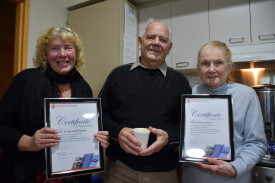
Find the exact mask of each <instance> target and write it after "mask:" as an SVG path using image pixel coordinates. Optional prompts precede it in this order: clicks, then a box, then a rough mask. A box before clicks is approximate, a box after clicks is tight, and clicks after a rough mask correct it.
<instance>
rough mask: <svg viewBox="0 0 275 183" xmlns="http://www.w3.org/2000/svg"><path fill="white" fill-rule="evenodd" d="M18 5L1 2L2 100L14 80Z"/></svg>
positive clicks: (0, 93)
mask: <svg viewBox="0 0 275 183" xmlns="http://www.w3.org/2000/svg"><path fill="white" fill-rule="evenodd" d="M15 15H16V4H14V3H11V2H8V1H5V0H0V17H1V29H0V55H1V66H0V99H1V98H2V96H3V95H4V93H5V91H6V90H7V88H8V86H9V85H10V83H11V81H12V78H13V62H14V37H15Z"/></svg>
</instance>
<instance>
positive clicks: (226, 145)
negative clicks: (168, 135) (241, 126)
mask: <svg viewBox="0 0 275 183" xmlns="http://www.w3.org/2000/svg"><path fill="white" fill-rule="evenodd" d="M181 99H182V100H181V104H182V117H181V119H182V122H181V143H180V161H202V162H207V160H206V159H207V157H212V158H215V159H221V160H225V161H233V160H234V141H233V114H232V101H231V95H182V98H181Z"/></svg>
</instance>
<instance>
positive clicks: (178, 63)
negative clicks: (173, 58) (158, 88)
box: [176, 62, 189, 68]
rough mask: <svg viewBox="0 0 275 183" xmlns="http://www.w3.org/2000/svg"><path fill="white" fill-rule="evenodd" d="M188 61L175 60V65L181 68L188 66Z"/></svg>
mask: <svg viewBox="0 0 275 183" xmlns="http://www.w3.org/2000/svg"><path fill="white" fill-rule="evenodd" d="M188 65H189V62H177V64H176V67H177V68H182V67H188Z"/></svg>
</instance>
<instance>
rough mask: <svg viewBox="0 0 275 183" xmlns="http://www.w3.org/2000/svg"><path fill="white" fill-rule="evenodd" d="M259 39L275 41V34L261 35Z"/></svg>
mask: <svg viewBox="0 0 275 183" xmlns="http://www.w3.org/2000/svg"><path fill="white" fill-rule="evenodd" d="M258 38H259V40H260V41H265V40H272V39H275V34H265V35H259V36H258Z"/></svg>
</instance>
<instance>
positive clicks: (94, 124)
mask: <svg viewBox="0 0 275 183" xmlns="http://www.w3.org/2000/svg"><path fill="white" fill-rule="evenodd" d="M45 122H46V124H45V125H46V126H47V127H50V128H53V129H55V130H56V131H57V132H58V135H59V136H60V138H61V139H60V142H59V143H58V144H57V145H56V146H54V147H51V148H47V149H46V170H47V178H48V179H51V178H57V177H65V176H76V175H83V174H89V173H93V172H99V171H104V155H103V149H102V147H101V146H100V143H99V142H98V141H97V140H96V139H95V138H94V134H96V133H97V132H98V131H101V130H102V117H101V102H100V99H96V98H69V99H66V98H46V99H45Z"/></svg>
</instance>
